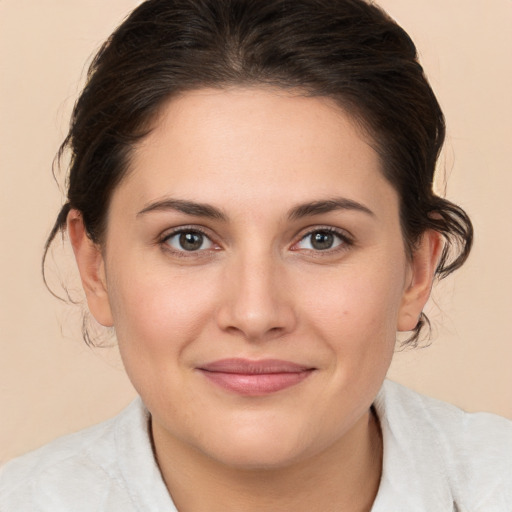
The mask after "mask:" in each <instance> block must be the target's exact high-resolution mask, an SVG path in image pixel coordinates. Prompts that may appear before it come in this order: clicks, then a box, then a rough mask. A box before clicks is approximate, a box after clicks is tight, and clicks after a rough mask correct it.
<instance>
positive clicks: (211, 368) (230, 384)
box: [197, 359, 315, 396]
mask: <svg viewBox="0 0 512 512" xmlns="http://www.w3.org/2000/svg"><path fill="white" fill-rule="evenodd" d="M197 370H199V371H200V372H201V373H202V374H203V375H204V376H205V377H206V378H207V379H208V380H209V381H210V382H212V383H213V384H215V385H217V386H219V387H221V388H223V389H225V390H227V391H231V392H232V393H236V394H239V395H245V396H263V395H268V394H271V393H276V392H278V391H281V390H283V389H286V388H289V387H291V386H295V385H297V384H299V383H301V382H302V381H303V380H304V379H307V378H308V377H309V376H310V375H311V374H312V373H313V372H314V371H315V368H312V367H308V366H303V365H300V364H296V363H292V362H290V361H282V360H278V359H264V360H258V361H253V360H249V359H222V360H219V361H213V362H211V363H207V364H205V365H202V366H201V367H198V368H197Z"/></svg>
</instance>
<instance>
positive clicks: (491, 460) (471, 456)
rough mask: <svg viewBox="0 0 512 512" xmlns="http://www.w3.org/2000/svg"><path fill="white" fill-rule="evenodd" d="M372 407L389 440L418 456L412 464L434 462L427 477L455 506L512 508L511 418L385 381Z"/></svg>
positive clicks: (495, 508) (426, 473) (466, 507)
mask: <svg viewBox="0 0 512 512" xmlns="http://www.w3.org/2000/svg"><path fill="white" fill-rule="evenodd" d="M376 407H377V408H378V409H379V408H380V413H379V418H380V419H381V421H382V422H384V423H385V425H384V426H383V430H385V429H388V437H389V438H393V439H394V441H391V444H394V445H395V446H396V447H400V448H401V449H402V450H403V451H404V452H406V453H408V454H410V456H411V457H414V456H416V458H419V459H420V460H416V461H415V463H416V464H417V465H418V464H424V465H434V467H430V468H428V467H427V468H426V469H425V477H426V478H427V481H431V482H435V481H436V479H438V480H439V485H440V486H441V485H443V486H446V487H449V493H450V494H451V497H452V499H453V502H454V503H455V504H457V505H458V506H459V509H460V510H471V511H472V512H473V511H480V510H481V511H485V512H487V511H493V510H497V511H501V510H512V469H511V468H512V422H511V421H509V420H507V419H505V418H501V417H499V416H496V415H494V414H489V413H467V412H465V411H463V410H461V409H459V408H457V407H455V406H453V405H450V404H447V403H445V402H442V401H439V400H435V399H433V398H429V397H426V396H423V395H421V394H419V393H415V392H414V391H411V390H409V389H407V388H405V387H403V386H401V385H399V384H396V383H393V382H390V381H386V382H385V384H384V386H383V389H382V391H381V393H380V394H379V397H378V398H377V401H376ZM381 416H382V418H381ZM429 478H430V480H429ZM441 480H442V481H443V483H441ZM425 487H426V488H427V487H428V484H427V485H426V486H425ZM425 491H426V492H428V491H427V489H425ZM432 491H433V489H430V492H432Z"/></svg>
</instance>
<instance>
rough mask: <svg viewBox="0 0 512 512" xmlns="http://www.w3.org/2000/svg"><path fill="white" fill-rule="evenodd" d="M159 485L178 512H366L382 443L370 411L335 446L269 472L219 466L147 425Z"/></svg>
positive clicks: (376, 478)
mask: <svg viewBox="0 0 512 512" xmlns="http://www.w3.org/2000/svg"><path fill="white" fill-rule="evenodd" d="M152 433H153V439H154V445H155V452H156V457H157V461H158V464H159V466H160V470H161V472H162V476H163V479H164V481H165V484H166V485H167V488H168V489H169V492H170V494H171V496H172V498H173V501H174V503H175V505H176V507H177V509H178V510H179V511H180V512H198V511H200V512H217V511H219V512H220V511H222V512H231V511H233V512H234V511H237V512H238V511H240V510H244V512H252V511H258V512H259V511H261V510H262V509H263V510H272V511H273V512H288V511H293V512H306V511H307V512H310V511H311V510H324V511H331V510H332V511H334V510H336V511H344V510H347V511H350V512H355V511H357V512H369V511H370V509H371V506H372V504H373V501H374V499H375V496H376V494H377V491H378V487H379V482H380V476H381V471H382V440H381V433H380V427H379V424H378V420H377V418H376V416H375V414H374V413H373V412H371V411H369V412H368V413H367V414H365V415H364V416H363V417H362V418H361V419H360V420H359V421H358V423H357V424H356V425H355V426H354V427H353V428H352V429H351V430H350V431H349V432H347V434H346V435H345V436H344V437H343V438H342V439H340V440H338V441H337V442H336V443H335V445H331V446H329V447H328V448H327V449H325V450H324V451H323V452H321V453H318V454H315V455H314V456H312V457H309V458H307V459H305V460H301V461H299V462H296V463H292V464H289V465H287V466H286V467H279V468H270V469H244V468H238V467H236V468H233V467H229V466H226V465H224V464H222V463H219V462H218V461H216V460H213V459H211V458H210V457H207V456H205V455H204V454H202V453H198V452H197V451H195V450H194V449H193V448H191V447H190V446H187V445H185V444H183V443H181V442H180V441H178V440H176V439H174V438H172V437H170V436H168V435H166V434H165V432H164V431H162V430H160V429H159V428H158V426H155V425H152Z"/></svg>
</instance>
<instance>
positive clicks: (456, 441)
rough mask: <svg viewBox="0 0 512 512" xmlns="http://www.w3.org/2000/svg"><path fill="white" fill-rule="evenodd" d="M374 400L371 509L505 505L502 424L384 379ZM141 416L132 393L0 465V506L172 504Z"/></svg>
mask: <svg viewBox="0 0 512 512" xmlns="http://www.w3.org/2000/svg"><path fill="white" fill-rule="evenodd" d="M374 407H375V410H376V412H377V416H378V418H379V421H380V424H381V429H382V434H383V446H384V457H383V471H382V478H381V483H380V487H379V491H378V495H377V498H376V500H375V503H374V505H373V508H372V512H423V511H424V512H444V511H446V512H512V422H510V421H508V420H506V419H504V418H500V417H498V416H495V415H492V414H487V413H476V414H469V413H465V412H463V411H462V410H460V409H458V408H456V407H454V406H452V405H449V404H446V403H444V402H440V401H438V400H434V399H432V398H427V397H425V396H422V395H420V394H418V393H415V392H413V391H411V390H409V389H407V388H405V387H403V386H401V385H399V384H396V383H393V382H391V381H386V382H385V383H384V385H383V387H382V389H381V391H380V392H379V394H378V396H377V398H376V400H375V402H374ZM148 420H149V413H148V412H147V410H146V409H145V407H144V405H143V403H142V401H141V400H140V398H139V399H137V400H135V401H134V402H133V403H132V404H131V405H129V406H128V407H127V408H126V409H125V410H124V411H123V412H121V413H120V414H119V415H118V416H116V417H115V418H113V419H111V420H108V421H106V422H103V423H101V424H99V425H96V426H94V427H91V428H88V429H86V430H83V431H81V432H78V433H76V434H71V435H68V436H65V437H62V438H60V439H57V440H55V441H53V442H52V443H49V444H48V445H46V446H44V447H42V448H40V449H39V450H36V451H34V452H31V453H29V454H27V455H24V456H22V457H19V458H17V459H14V460H13V461H11V462H9V463H8V464H7V465H5V466H4V467H3V468H2V470H0V511H1V512H29V511H30V512H43V511H44V512H71V511H72V512H91V511H94V512H142V511H155V512H177V509H176V508H175V506H174V505H173V502H172V499H171V497H170V496H169V493H168V491H167V488H166V486H165V484H164V482H163V480H162V477H161V474H160V471H159V469H158V466H157V463H156V461H155V458H154V455H153V451H152V446H151V440H150V435H149V432H148V425H149V421H148Z"/></svg>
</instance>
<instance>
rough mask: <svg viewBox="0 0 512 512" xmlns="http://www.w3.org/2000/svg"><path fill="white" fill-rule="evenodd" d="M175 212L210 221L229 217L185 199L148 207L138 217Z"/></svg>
mask: <svg viewBox="0 0 512 512" xmlns="http://www.w3.org/2000/svg"><path fill="white" fill-rule="evenodd" d="M168 210H174V211H177V212H181V213H185V214H187V215H193V216H194V217H205V218H208V219H215V220H222V221H227V216H226V215H225V213H223V212H222V211H221V210H219V209H218V208H216V207H215V206H212V205H210V204H207V203H196V202H194V201H185V200H183V199H172V198H165V199H161V200H158V201H154V202H152V203H149V204H148V205H146V206H145V207H144V208H143V209H142V210H141V211H140V212H138V213H137V217H139V216H141V215H145V214H146V213H149V212H155V211H168Z"/></svg>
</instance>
